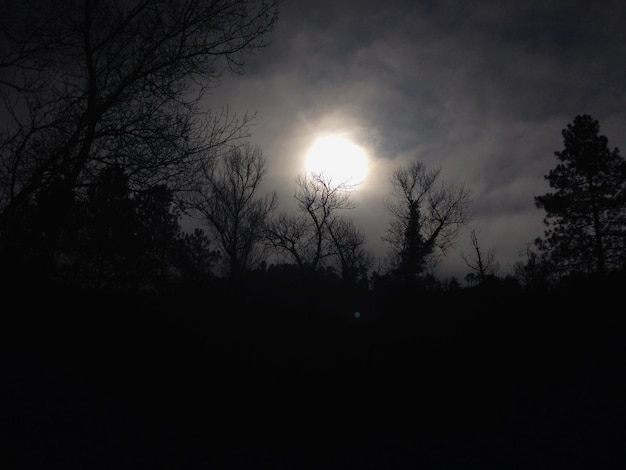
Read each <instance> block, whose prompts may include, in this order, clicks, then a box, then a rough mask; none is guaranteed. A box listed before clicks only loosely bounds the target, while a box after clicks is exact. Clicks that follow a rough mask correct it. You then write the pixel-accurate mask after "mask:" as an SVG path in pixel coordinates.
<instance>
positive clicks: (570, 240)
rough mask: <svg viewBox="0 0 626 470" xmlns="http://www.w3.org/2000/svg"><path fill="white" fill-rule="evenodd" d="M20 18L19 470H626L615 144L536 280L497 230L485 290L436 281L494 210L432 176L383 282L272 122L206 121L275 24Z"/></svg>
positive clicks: (206, 11)
mask: <svg viewBox="0 0 626 470" xmlns="http://www.w3.org/2000/svg"><path fill="white" fill-rule="evenodd" d="M7 5H8V4H7ZM15 5H18V6H14V7H12V8H7V11H6V12H3V14H2V15H0V41H1V42H0V46H2V47H0V54H1V55H0V72H1V74H0V95H1V97H2V100H1V103H2V106H3V107H2V108H1V109H2V116H3V118H6V120H5V122H4V123H3V128H2V129H1V133H0V292H1V293H2V296H1V298H0V309H1V310H0V312H1V313H0V321H1V323H0V333H1V337H0V340H1V342H2V362H1V376H0V400H1V405H2V409H1V413H0V439H1V442H2V443H3V449H4V451H3V453H2V457H1V458H2V464H0V465H1V467H2V468H3V469H4V468H6V469H9V468H11V469H13V468H15V469H23V468H37V469H48V468H54V469H57V468H58V469H69V468H77V469H99V468H102V469H104V468H106V469H111V468H112V469H122V468H129V469H130V468H149V469H152V468H176V469H195V468H203V469H206V468H218V469H239V468H250V469H259V468H271V469H276V468H286V469H297V468H306V469H311V468H320V469H333V468H336V469H347V468H359V469H361V468H377V469H378V468H381V469H386V468H390V469H391V468H393V469H395V468H410V469H414V468H428V469H432V468H463V469H466V468H497V469H513V468H520V469H528V468H533V469H536V468H549V469H554V468H567V469H571V468H575V467H584V468H594V469H609V468H623V465H624V463H625V461H626V459H624V456H623V454H624V453H623V440H622V439H621V436H624V435H626V429H625V424H626V419H625V418H626V410H625V407H624V404H625V403H624V397H625V396H626V395H625V392H626V390H625V387H624V383H623V382H624V372H626V354H625V353H626V351H625V348H626V341H625V340H626V337H625V336H626V335H625V330H624V327H625V324H626V322H624V319H623V313H622V310H623V289H624V285H625V283H624V281H625V280H626V275H625V269H624V267H625V266H626V262H625V254H626V249H625V247H626V242H625V240H626V237H624V233H625V229H624V210H625V208H626V202H625V201H626V197H625V195H624V192H625V189H624V181H626V163H624V160H623V159H622V157H621V156H620V155H619V152H618V150H617V149H615V150H611V149H609V148H608V141H607V139H606V137H604V136H602V135H600V134H599V124H598V122H597V121H595V120H594V119H592V118H591V117H590V116H588V115H580V116H577V117H576V118H575V119H574V121H573V122H572V123H571V124H569V125H568V126H567V128H566V129H564V130H563V137H564V147H565V148H564V149H563V151H561V152H556V156H557V158H558V161H559V163H558V164H557V165H556V167H555V169H554V170H553V171H552V172H550V173H549V174H548V175H546V179H547V180H548V182H549V183H550V185H551V189H552V190H553V192H551V193H548V194H545V195H541V196H535V195H528V197H529V198H532V197H533V196H534V197H535V203H536V205H537V208H538V209H542V210H545V212H546V232H545V233H544V235H545V237H544V238H538V239H537V240H535V241H534V249H529V251H528V252H527V254H526V255H527V256H526V259H524V260H521V261H520V262H519V263H518V264H517V265H516V266H515V269H514V272H513V273H508V274H506V275H503V276H499V275H498V273H497V269H496V268H497V263H496V260H495V258H494V256H493V252H492V251H490V250H485V249H484V248H483V247H482V246H481V245H480V243H479V240H478V235H477V232H475V231H472V233H471V240H472V246H473V248H474V253H472V254H471V255H469V254H468V255H467V256H466V257H465V258H464V259H465V261H466V263H467V265H468V276H467V277H466V278H465V279H464V280H463V281H464V282H463V283H461V282H460V281H459V280H457V279H454V278H451V279H439V278H437V277H436V276H435V274H434V273H435V272H436V270H435V268H436V266H437V263H438V262H439V261H440V260H441V259H442V257H443V256H444V255H445V254H446V253H448V252H449V250H450V249H451V248H452V247H453V246H454V242H455V241H456V240H457V238H458V236H459V235H460V234H461V232H462V230H463V229H464V228H466V226H467V224H468V222H469V216H468V207H469V204H470V191H469V190H468V189H467V188H465V187H463V186H462V185H457V184H452V183H450V182H445V184H443V183H444V182H442V181H440V179H439V177H440V168H428V167H426V165H424V164H423V163H422V162H420V161H417V160H416V161H413V162H410V163H408V164H407V165H406V166H404V167H399V168H398V169H397V170H396V171H395V172H394V173H393V175H392V179H391V181H390V188H391V191H390V193H391V195H392V197H391V198H390V201H389V204H388V210H389V212H390V214H391V216H392V217H391V221H390V224H389V226H388V230H387V232H386V235H385V241H386V242H387V243H388V245H389V251H390V252H389V256H388V258H387V259H386V260H385V263H384V265H381V266H380V267H378V268H377V269H374V262H373V257H372V255H371V254H370V253H368V251H367V250H366V239H365V236H364V234H363V233H362V232H361V231H360V229H359V227H358V224H357V223H356V222H355V221H353V220H351V219H349V218H348V217H346V215H345V214H346V211H347V210H348V209H350V208H352V207H354V203H353V201H352V199H351V197H350V190H351V188H349V187H346V186H345V185H341V184H339V185H336V184H332V182H331V181H330V180H329V179H327V178H325V177H324V175H322V174H313V175H297V176H296V177H295V180H294V183H295V185H294V186H295V191H294V199H295V207H296V208H295V212H294V213H287V212H279V211H278V205H277V204H278V201H277V197H276V194H275V193H269V194H265V195H262V194H259V188H260V187H261V182H262V181H263V178H264V177H265V175H266V174H267V171H268V161H267V159H266V158H265V156H264V155H263V152H262V150H261V149H260V148H259V147H257V146H254V145H252V144H251V142H250V130H249V126H250V120H251V118H250V117H249V116H243V117H233V116H229V115H228V113H226V112H216V111H215V110H207V109H205V107H204V105H203V103H204V102H203V101H202V97H203V96H206V94H207V93H209V91H211V90H213V88H215V87H216V86H217V84H218V83H219V79H220V77H221V74H222V72H223V71H232V72H236V73H243V71H244V68H245V67H244V66H245V57H246V55H247V54H250V53H254V52H259V50H261V49H263V48H264V47H265V46H266V45H267V42H266V40H265V39H264V37H265V35H266V34H267V33H268V32H270V31H271V30H272V28H273V27H274V24H275V22H276V21H277V19H278V3H277V2H258V1H253V0H246V1H226V2H212V1H197V2H178V1H168V2H162V1H159V0H145V1H141V2H133V3H132V5H128V4H125V3H124V2H116V1H111V2H85V3H84V4H80V5H79V4H77V3H71V4H70V3H67V4H66V3H65V2H40V1H37V0H29V1H27V2H25V3H24V2H22V3H19V4H17V3H16V4H15ZM217 6H219V8H217ZM190 220H191V221H193V222H194V223H193V224H190V225H189V221H190ZM185 223H187V225H186V226H185ZM190 226H192V228H189V227H190Z"/></svg>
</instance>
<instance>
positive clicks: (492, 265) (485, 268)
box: [461, 230, 498, 284]
mask: <svg viewBox="0 0 626 470" xmlns="http://www.w3.org/2000/svg"><path fill="white" fill-rule="evenodd" d="M470 239H471V241H472V247H473V248H474V251H475V253H476V255H475V256H473V257H469V256H465V255H464V254H463V253H461V258H463V261H465V264H467V266H468V267H469V268H470V269H471V272H470V273H469V274H468V275H467V276H466V277H465V278H466V279H467V280H469V281H470V282H475V283H478V284H484V283H485V281H486V280H487V279H488V278H489V277H490V276H495V274H496V272H497V271H498V263H497V261H496V252H495V250H494V249H490V250H488V251H487V252H486V253H485V252H484V251H483V250H481V248H480V245H479V243H478V235H477V234H476V231H475V230H472V231H471V232H470Z"/></svg>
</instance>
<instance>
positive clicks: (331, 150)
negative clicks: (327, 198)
mask: <svg viewBox="0 0 626 470" xmlns="http://www.w3.org/2000/svg"><path fill="white" fill-rule="evenodd" d="M306 171H307V173H308V174H318V175H321V176H323V177H325V178H326V179H328V181H329V182H331V183H332V184H334V185H337V186H339V185H348V186H354V185H359V184H361V183H362V182H363V181H364V180H365V177H366V176H367V156H366V154H365V151H364V150H363V149H362V148H361V147H359V146H358V145H356V144H355V143H354V142H352V141H350V140H349V139H347V138H345V137H343V136H340V135H327V136H323V137H318V138H317V139H315V141H314V142H313V145H311V148H310V149H309V151H308V153H307V156H306Z"/></svg>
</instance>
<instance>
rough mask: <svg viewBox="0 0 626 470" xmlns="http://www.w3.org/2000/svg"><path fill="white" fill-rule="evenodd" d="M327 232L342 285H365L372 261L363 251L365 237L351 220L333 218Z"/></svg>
mask: <svg viewBox="0 0 626 470" xmlns="http://www.w3.org/2000/svg"><path fill="white" fill-rule="evenodd" d="M328 232H329V236H330V239H331V242H332V246H333V247H334V254H335V258H336V260H337V265H338V267H339V271H340V273H341V278H342V280H343V282H344V285H346V286H356V285H359V284H365V285H367V278H368V271H369V269H370V268H371V267H372V264H373V263H374V259H373V258H372V255H371V254H370V253H369V252H368V251H367V250H366V249H365V235H364V234H363V233H362V232H361V231H359V229H358V228H357V227H356V225H355V224H354V222H353V221H352V220H347V219H344V218H341V217H335V218H334V220H333V221H332V222H331V223H330V224H329V226H328Z"/></svg>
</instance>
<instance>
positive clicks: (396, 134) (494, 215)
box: [209, 0, 626, 277]
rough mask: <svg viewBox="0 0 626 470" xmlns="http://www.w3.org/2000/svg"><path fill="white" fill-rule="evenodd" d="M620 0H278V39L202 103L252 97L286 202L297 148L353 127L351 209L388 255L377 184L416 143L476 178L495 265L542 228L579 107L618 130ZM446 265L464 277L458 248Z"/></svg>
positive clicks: (248, 101)
mask: <svg viewBox="0 0 626 470" xmlns="http://www.w3.org/2000/svg"><path fill="white" fill-rule="evenodd" d="M623 18H626V4H625V3H623V2H617V1H600V2H591V1H570V2H550V1H529V2H512V1H511V2H503V1H453V0H449V1H424V2H415V1H387V2H379V1H369V0H365V1H362V0H361V1H357V0H354V1H326V0H322V1H319V0H318V1H296V0H291V1H284V2H283V4H282V8H281V16H280V20H279V24H278V25H277V27H276V30H275V31H274V32H273V33H272V36H271V40H272V44H271V45H270V46H269V47H268V48H266V49H265V50H264V51H263V53H262V54H260V55H258V56H255V57H253V58H252V59H251V61H250V63H249V64H248V68H247V71H246V73H245V74H244V75H243V76H240V77H225V80H224V83H223V84H222V86H221V87H220V88H219V89H218V90H217V91H216V94H215V96H214V97H213V98H212V100H211V102H210V103H209V105H211V106H221V105H228V106H229V107H230V109H232V110H234V111H236V112H238V113H243V112H245V111H256V112H257V113H258V114H257V118H256V121H255V126H254V127H253V129H252V132H253V137H252V140H254V141H255V143H258V144H260V145H261V146H262V148H263V149H264V152H265V154H266V155H267V156H268V157H269V159H270V171H269V175H268V181H267V183H268V187H271V188H272V189H274V188H275V189H277V190H278V192H279V197H280V201H281V206H282V207H283V208H287V207H289V205H290V204H291V203H292V201H291V199H292V194H293V180H294V177H295V175H296V174H297V173H298V172H301V171H302V170H303V162H304V160H303V159H304V153H305V152H306V149H307V147H308V146H309V145H310V143H311V141H312V140H313V138H314V137H315V136H316V135H317V134H319V133H322V132H324V131H329V130H339V131H343V132H347V133H349V134H350V135H351V136H352V137H353V138H354V139H355V141H357V142H358V143H359V144H361V145H362V146H364V147H365V148H366V149H367V151H368V153H369V155H370V158H371V162H372V166H373V168H374V171H371V172H370V177H369V178H368V180H367V182H366V183H365V184H364V185H363V187H362V188H360V189H359V190H358V191H357V192H356V193H355V197H356V199H357V200H358V201H359V204H360V206H359V208H358V209H356V210H355V211H354V213H353V217H354V218H355V219H356V220H357V221H358V222H359V223H360V224H361V227H362V229H363V230H364V231H366V233H367V236H368V241H369V244H370V247H371V248H372V250H375V251H376V252H377V254H380V255H381V256H382V255H383V251H384V249H385V245H384V243H382V241H381V236H382V235H383V233H384V228H385V223H384V222H385V221H386V214H385V212H384V204H383V201H384V199H385V198H386V197H387V196H388V191H389V187H388V181H389V177H390V176H391V173H392V171H393V170H394V169H395V168H397V167H398V166H399V165H401V164H403V163H404V162H406V161H408V160H410V159H419V160H422V161H424V162H425V163H427V164H429V165H435V166H439V167H441V169H442V176H444V177H445V178H446V179H449V180H451V181H453V182H455V183H457V184H462V185H464V186H466V187H467V188H469V189H470V190H471V191H472V194H473V199H474V202H473V205H472V213H473V216H474V219H473V227H474V228H476V229H477V231H478V232H479V242H480V243H481V244H482V245H484V247H485V249H487V248H493V249H495V250H496V253H497V257H498V259H499V261H500V264H501V265H502V271H501V274H504V272H507V271H510V268H511V267H512V265H513V263H514V262H515V261H518V260H519V254H520V253H521V252H522V251H523V250H524V249H525V247H526V246H527V245H528V243H529V242H531V241H532V240H533V239H534V238H535V237H537V236H540V235H542V231H543V227H542V223H541V220H542V217H543V213H541V212H540V211H539V210H538V209H536V208H535V207H534V196H536V195H539V194H542V193H544V192H546V191H547V190H548V188H547V186H546V183H545V181H544V178H543V176H544V175H545V174H546V173H547V171H549V169H551V168H553V167H554V166H555V164H556V159H555V157H554V151H555V150H559V149H560V148H561V147H562V138H561V130H562V129H563V128H564V127H565V126H566V125H567V124H568V123H569V122H571V121H572V120H573V118H574V117H575V116H576V115H577V114H583V113H587V114H591V115H592V116H593V117H594V118H596V119H598V120H599V121H600V125H601V130H602V132H603V133H604V134H605V135H607V137H608V138H609V143H610V145H611V146H613V147H615V146H617V147H620V149H622V148H623V147H624V146H625V144H626V136H625V133H624V130H625V129H626V113H625V109H626V107H625V105H626V67H625V66H624V63H625V62H624V59H626V32H625V31H626V29H625V28H623V24H622V23H623ZM469 250H470V244H469V238H468V236H467V234H463V235H462V236H461V238H460V239H459V243H458V249H457V251H456V252H452V253H450V255H449V257H448V258H447V259H446V260H445V262H444V263H443V265H442V273H443V272H445V273H453V274H455V275H457V276H459V277H463V276H464V274H465V273H466V271H467V269H466V268H465V264H464V262H463V261H462V259H461V257H460V255H459V252H460V251H463V252H464V253H466V254H467V253H469Z"/></svg>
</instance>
